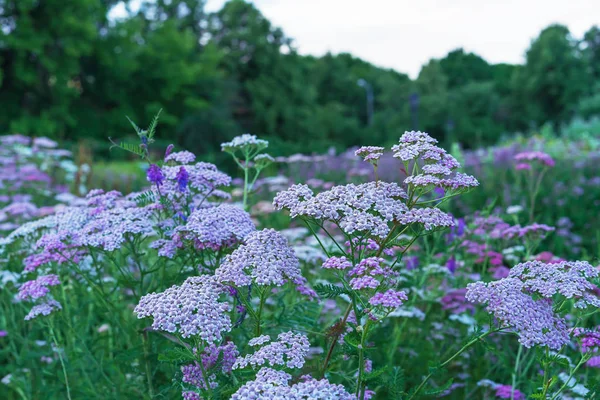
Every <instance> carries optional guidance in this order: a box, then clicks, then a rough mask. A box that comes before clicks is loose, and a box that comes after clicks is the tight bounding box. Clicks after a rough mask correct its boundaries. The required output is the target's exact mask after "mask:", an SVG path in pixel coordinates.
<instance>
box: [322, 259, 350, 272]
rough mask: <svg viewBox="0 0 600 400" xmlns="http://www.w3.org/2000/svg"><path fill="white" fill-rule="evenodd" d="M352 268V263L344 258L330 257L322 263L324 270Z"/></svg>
mask: <svg viewBox="0 0 600 400" xmlns="http://www.w3.org/2000/svg"><path fill="white" fill-rule="evenodd" d="M351 267H352V263H351V262H350V261H349V260H348V259H347V258H346V257H345V256H341V257H330V258H328V259H327V260H326V261H325V262H324V263H323V268H325V269H339V270H345V269H348V268H351Z"/></svg>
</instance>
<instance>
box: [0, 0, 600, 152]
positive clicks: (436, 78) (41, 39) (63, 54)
mask: <svg viewBox="0 0 600 400" xmlns="http://www.w3.org/2000/svg"><path fill="white" fill-rule="evenodd" d="M118 3H124V4H125V5H128V4H129V3H130V2H129V1H125V2H120V1H117V0H104V1H95V0H79V1H74V0H68V1H63V0H61V1H59V0H46V1H34V0H4V1H2V2H1V3H0V4H2V5H1V7H0V18H1V19H2V23H3V26H5V27H6V28H5V29H3V30H2V31H1V32H0V43H2V46H0V88H1V89H2V90H0V102H1V103H2V105H3V107H2V108H1V109H0V130H2V131H4V132H22V133H24V134H30V135H36V136H39V135H47V136H50V137H54V138H60V139H67V140H70V141H73V142H75V141H78V140H81V139H83V138H85V140H86V141H92V142H96V143H98V142H104V143H105V140H106V138H107V137H122V136H123V133H124V132H126V131H127V129H128V125H127V124H128V123H127V121H125V120H123V118H122V115H123V114H126V115H129V116H130V117H131V119H132V120H147V119H149V118H151V116H153V115H156V113H157V112H158V110H160V109H161V108H162V109H163V110H164V111H163V113H162V117H161V118H162V119H161V120H162V122H163V124H164V129H165V130H168V131H169V132H172V135H171V136H170V137H169V140H170V141H172V142H174V143H175V144H178V145H180V146H182V147H183V148H187V149H189V150H191V151H194V152H196V153H201V154H215V153H216V152H217V151H218V145H219V144H220V143H221V142H224V141H227V140H229V139H230V138H232V137H234V136H236V135H238V134H241V133H243V132H250V133H254V134H259V135H261V136H262V137H264V138H266V139H268V140H269V141H270V142H271V149H272V151H273V152H274V153H277V154H281V155H289V154H292V153H298V152H303V153H310V152H324V151H326V150H327V149H328V148H329V147H331V146H334V147H337V148H338V149H340V148H347V147H349V146H356V145H362V144H365V143H363V142H364V138H369V143H368V144H372V145H388V144H390V143H391V142H393V141H394V140H395V138H397V136H398V132H397V127H398V126H404V127H407V128H408V127H412V128H414V129H420V130H426V131H430V132H434V133H435V135H436V137H438V138H439V139H443V140H446V141H448V142H451V141H460V142H461V143H463V144H465V145H466V146H467V147H472V146H476V145H487V144H492V143H495V142H496V141H497V140H498V138H499V136H500V135H501V134H502V133H504V132H507V131H515V130H521V131H524V130H528V129H529V128H530V127H531V125H535V126H540V125H542V124H543V123H545V122H546V121H552V122H553V123H554V124H555V127H556V128H557V129H559V128H560V126H561V124H564V123H565V122H567V121H568V120H570V119H571V117H572V116H573V115H575V114H578V115H580V116H582V117H583V118H586V119H589V118H592V117H594V116H598V115H599V114H600V106H598V88H599V86H600V83H599V80H600V30H599V28H598V27H597V26H594V27H592V28H590V29H589V30H588V31H587V32H586V33H585V35H584V36H583V38H580V40H579V41H577V40H575V39H574V38H572V37H571V36H570V34H569V32H568V30H567V29H566V28H565V27H563V26H559V25H555V26H550V27H548V28H546V29H545V30H544V31H543V32H542V33H541V34H540V36H539V37H538V38H536V39H535V40H534V41H533V42H532V44H531V47H530V48H529V50H528V51H527V59H526V63H525V65H523V66H518V65H509V64H495V65H494V64H490V63H488V62H487V61H486V60H484V59H483V58H481V57H480V56H478V55H477V54H474V53H468V52H465V51H464V50H463V49H456V50H453V51H451V52H449V53H448V54H447V55H446V56H445V57H443V58H441V59H439V60H435V59H434V60H431V61H430V62H428V63H427V64H426V65H425V66H424V67H423V69H422V71H421V73H420V74H419V76H418V78H417V79H416V80H411V79H410V78H409V77H408V76H407V75H405V74H402V73H399V72H396V71H393V70H389V69H383V68H379V67H376V66H374V65H372V64H370V63H368V62H366V61H364V60H361V59H359V58H356V57H353V56H352V55H350V54H345V53H342V54H337V55H333V54H326V55H324V56H322V57H313V56H303V55H300V54H298V53H297V51H296V49H295V48H294V45H293V40H292V39H291V38H290V37H288V36H286V34H285V33H284V32H283V31H282V29H281V28H279V27H276V26H273V24H271V22H270V21H269V20H268V19H267V18H266V17H265V16H264V15H262V14H261V12H260V11H259V10H258V9H257V8H256V6H254V5H253V4H252V3H250V2H248V1H244V0H232V1H229V2H227V3H226V4H225V5H224V6H223V7H222V9H220V10H219V11H217V12H215V13H208V12H207V11H206V10H205V8H204V2H203V1H196V0H172V1H166V0H156V1H149V0H145V1H142V2H141V3H142V4H141V8H140V10H139V11H137V12H135V13H130V14H127V15H124V16H120V17H119V18H112V19H110V18H109V17H108V15H109V13H110V11H111V10H112V9H113V7H114V6H115V5H116V4H118ZM359 79H364V80H366V81H367V82H368V83H369V84H370V86H371V87H372V89H373V98H374V104H373V115H372V116H371V118H369V115H367V114H368V111H367V110H368V107H367V96H366V93H365V88H363V87H360V86H358V85H357V81H358V80H359ZM412 94H418V96H419V106H418V108H417V109H416V110H413V111H411V108H410V106H409V97H410V96H411V95H412ZM369 121H370V123H369ZM134 154H136V153H135V152H134ZM103 155H104V156H107V155H108V153H106V152H104V153H103ZM136 155H138V154H136ZM222 157H223V155H222V154H218V155H215V156H214V158H216V159H215V160H213V161H217V162H218V161H222V160H223V158H222Z"/></svg>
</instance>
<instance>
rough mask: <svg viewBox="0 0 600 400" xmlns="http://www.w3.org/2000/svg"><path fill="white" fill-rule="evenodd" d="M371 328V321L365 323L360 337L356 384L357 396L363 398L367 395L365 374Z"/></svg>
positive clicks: (361, 399) (360, 399)
mask: <svg viewBox="0 0 600 400" xmlns="http://www.w3.org/2000/svg"><path fill="white" fill-rule="evenodd" d="M368 330H369V321H368V320H367V323H366V324H365V327H364V329H363V331H362V335H361V338H360V347H359V348H358V382H357V384H356V398H357V399H358V400H363V399H364V397H365V387H363V386H364V383H363V381H364V376H365V342H366V339H367V331H368Z"/></svg>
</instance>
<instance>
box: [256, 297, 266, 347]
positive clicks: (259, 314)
mask: <svg viewBox="0 0 600 400" xmlns="http://www.w3.org/2000/svg"><path fill="white" fill-rule="evenodd" d="M266 292H267V291H266V290H264V289H261V292H260V302H259V304H258V312H257V313H256V334H255V335H254V336H260V331H261V317H262V311H263V307H264V304H265V297H266V296H265V293H266Z"/></svg>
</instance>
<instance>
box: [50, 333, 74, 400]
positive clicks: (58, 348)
mask: <svg viewBox="0 0 600 400" xmlns="http://www.w3.org/2000/svg"><path fill="white" fill-rule="evenodd" d="M50 336H52V341H53V342H54V345H55V346H56V354H58V359H59V360H60V365H61V367H62V372H63V376H64V378H65V385H66V386H67V399H69V400H71V387H70V386H69V377H68V376H67V368H66V367H65V361H64V360H63V356H62V354H61V353H62V351H61V349H60V347H59V346H58V340H57V339H56V335H55V334H54V328H53V327H52V325H51V326H50Z"/></svg>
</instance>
